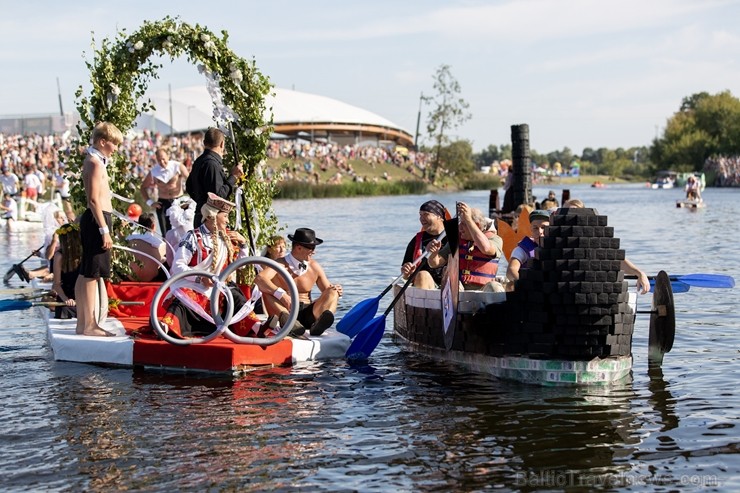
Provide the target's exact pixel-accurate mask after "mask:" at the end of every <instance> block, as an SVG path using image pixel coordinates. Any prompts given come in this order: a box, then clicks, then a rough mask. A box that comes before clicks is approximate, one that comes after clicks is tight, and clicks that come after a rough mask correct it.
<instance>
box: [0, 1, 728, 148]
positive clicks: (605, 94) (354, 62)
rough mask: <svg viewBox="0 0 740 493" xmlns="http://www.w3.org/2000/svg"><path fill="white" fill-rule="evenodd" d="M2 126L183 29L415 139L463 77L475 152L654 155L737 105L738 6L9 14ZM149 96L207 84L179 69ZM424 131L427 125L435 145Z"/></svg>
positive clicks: (139, 5)
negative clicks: (443, 81) (707, 109)
mask: <svg viewBox="0 0 740 493" xmlns="http://www.w3.org/2000/svg"><path fill="white" fill-rule="evenodd" d="M3 14H4V15H3V16H2V19H1V20H0V29H1V31H0V32H2V33H3V38H4V41H5V42H4V43H3V44H4V46H3V48H2V49H0V61H1V62H2V67H3V68H4V70H3V77H2V78H1V79H0V115H10V114H38V113H55V112H58V110H59V103H58V96H57V77H58V78H59V82H60V85H61V90H62V104H63V106H64V110H65V111H71V110H73V109H74V102H75V100H74V92H75V90H76V89H77V87H78V86H80V85H82V86H83V88H86V87H87V88H89V74H88V72H87V68H86V67H85V63H84V61H85V59H84V58H83V53H84V52H88V53H91V52H92V49H91V43H92V40H93V36H92V33H93V32H94V37H95V40H96V41H97V42H98V43H99V42H100V40H102V39H103V38H109V39H112V38H113V37H114V36H115V33H116V31H117V30H119V29H126V30H127V31H129V32H133V31H135V30H136V29H138V27H139V26H140V25H141V22H142V21H143V20H158V19H161V18H163V17H164V16H166V15H170V16H177V17H179V18H180V20H182V21H184V22H188V23H191V24H195V23H199V24H201V25H204V26H207V27H208V28H209V29H210V30H211V31H214V32H220V31H221V30H226V31H228V33H229V46H230V47H231V48H232V50H234V51H235V52H236V53H237V54H239V55H240V56H242V57H244V58H247V59H251V58H254V59H255V61H256V63H257V66H258V67H259V69H260V70H261V71H262V72H263V73H264V74H265V75H267V76H268V77H270V79H271V81H272V83H273V84H274V85H276V86H278V87H285V88H288V89H295V90H298V91H303V92H308V93H314V94H320V95H322V96H327V97H332V98H336V99H338V100H340V101H343V102H346V103H349V104H352V105H355V106H359V107H361V108H364V109H367V110H369V111H372V112H374V113H377V114H379V115H381V116H383V117H385V118H387V119H389V120H391V121H393V122H395V123H396V124H398V125H400V126H402V127H404V128H405V129H406V130H407V131H409V132H410V133H411V134H412V135H413V134H414V132H415V128H416V116H417V111H418V108H419V96H420V94H421V93H422V92H424V93H425V94H429V93H431V92H432V84H433V79H432V77H433V75H434V73H435V72H436V70H437V68H438V67H439V66H440V65H442V64H448V65H450V66H451V70H452V74H453V75H454V76H455V78H456V79H457V80H458V82H459V83H460V86H461V88H462V93H461V96H462V97H463V98H464V99H466V100H467V101H468V103H469V104H470V112H471V114H472V118H471V120H469V121H468V122H467V123H466V124H465V125H464V126H462V127H460V128H458V129H456V130H455V131H454V134H455V135H456V136H458V137H460V138H466V139H469V140H471V141H472V142H473V146H474V149H475V150H480V149H482V148H485V147H487V146H488V145H490V144H495V145H500V144H506V143H510V127H511V125H515V124H520V123H527V124H529V127H530V146H531V147H532V148H533V149H536V150H537V151H538V152H540V153H547V152H550V151H554V150H560V149H563V148H564V147H568V148H570V149H571V150H572V151H573V152H574V153H576V154H580V153H581V151H582V150H583V148H584V147H591V148H600V147H607V148H617V147H624V148H628V147H632V146H641V145H650V143H651V141H652V139H653V138H654V137H655V136H656V134H657V133H658V132H662V129H663V127H664V126H665V122H666V120H667V119H668V118H670V116H671V115H672V114H673V113H674V112H675V111H677V109H678V108H679V106H680V104H681V100H682V99H683V98H684V97H686V96H690V95H691V94H694V93H697V92H701V91H706V92H709V93H710V94H715V93H718V92H721V91H724V90H729V91H730V92H732V94H733V95H734V96H735V97H740V62H738V58H739V57H738V54H739V53H740V23H738V20H739V19H740V1H737V0H650V1H636V0H601V1H598V0H558V1H548V0H518V1H515V0H501V1H476V0H460V1H442V0H429V1H427V0H412V1H406V2H403V1H400V2H399V1H397V0H396V1H390V0H375V1H372V2H356V1H355V2H352V1H346V0H345V1H340V0H315V1H312V2H305V1H274V2H264V1H261V2H255V1H252V0H246V1H242V2H229V1H225V2H218V3H214V4H212V5H209V4H207V3H204V2H191V1H187V0H183V1H179V2H170V1H160V2H151V1H147V2H144V1H140V0H130V1H127V2H125V3H122V4H116V5H115V6H113V5H112V4H111V5H110V6H108V5H106V4H104V3H99V2H88V1H85V2H83V1H76V0H68V1H67V2H51V1H48V0H40V1H34V2H15V3H12V4H8V5H4V6H3ZM159 75H160V78H159V79H157V80H152V81H151V82H150V84H149V90H150V91H151V92H157V91H163V90H166V89H167V86H168V84H171V85H172V87H173V88H179V87H186V86H191V85H198V84H201V85H204V84H205V81H204V79H203V77H202V76H201V75H199V74H198V73H197V70H196V69H195V67H193V66H191V65H189V64H187V63H186V62H185V61H183V60H179V61H176V62H175V63H169V61H167V62H166V63H165V66H164V67H163V69H162V70H161V71H160V72H159ZM423 121H424V116H422V131H423Z"/></svg>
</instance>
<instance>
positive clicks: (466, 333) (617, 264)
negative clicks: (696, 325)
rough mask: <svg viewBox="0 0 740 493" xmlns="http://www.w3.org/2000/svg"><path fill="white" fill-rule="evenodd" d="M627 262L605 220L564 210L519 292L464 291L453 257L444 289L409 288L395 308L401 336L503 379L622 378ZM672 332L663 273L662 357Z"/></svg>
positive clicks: (630, 320)
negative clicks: (624, 264) (460, 284)
mask: <svg viewBox="0 0 740 493" xmlns="http://www.w3.org/2000/svg"><path fill="white" fill-rule="evenodd" d="M453 250H454V249H453ZM624 257H625V253H624V250H623V249H621V248H620V244H619V238H616V237H614V229H613V228H612V227H611V226H608V224H607V217H606V216H603V215H599V214H597V213H596V211H595V210H593V209H580V208H562V209H558V210H557V211H556V212H555V213H554V214H553V215H552V216H551V219H550V226H549V228H548V229H547V233H546V236H545V237H544V238H542V242H541V246H539V247H538V248H537V249H536V250H535V258H534V260H533V262H532V265H531V268H528V269H522V270H521V271H520V278H519V280H518V281H516V284H515V288H514V290H513V291H511V292H505V293H486V292H476V291H461V290H460V288H459V283H458V279H457V274H456V273H457V271H458V269H457V267H456V266H457V261H456V258H455V257H450V260H449V261H448V272H449V273H450V274H449V275H446V276H445V279H444V280H443V284H442V289H440V290H422V289H417V288H413V287H411V288H408V289H407V290H406V292H405V293H404V294H403V299H402V300H401V302H399V303H397V304H396V305H395V317H394V320H395V321H394V336H395V338H396V339H397V340H398V341H400V342H401V343H403V344H405V345H406V346H407V347H408V348H409V349H410V350H411V351H413V352H418V353H422V354H426V355H428V356H431V357H434V358H439V359H442V360H445V361H450V362H454V363H459V364H463V365H465V366H467V367H469V368H470V369H472V370H475V371H479V372H485V373H490V374H492V375H494V376H496V377H500V378H504V379H512V380H518V381H524V382H535V383H540V384H553V385H556V384H571V385H579V384H585V385H588V384H609V383H613V382H619V381H622V380H624V379H627V378H628V377H629V376H630V374H631V369H632V334H633V330H634V323H635V314H636V311H635V305H636V297H637V294H636V293H635V292H630V291H629V283H628V282H627V281H625V279H624V272H623V271H622V270H621V262H622V260H624ZM453 266H454V267H453ZM399 290H400V289H399V288H398V287H397V288H396V292H398V291H399ZM674 332H675V315H674V309H673V293H672V291H671V284H670V282H669V281H668V276H667V275H666V274H665V273H661V275H659V276H658V281H657V283H656V293H655V296H654V297H653V310H652V313H651V335H650V338H651V347H652V346H655V350H654V352H655V353H656V354H657V353H660V356H661V358H662V353H664V352H666V351H668V350H670V347H671V345H672V342H673V334H674Z"/></svg>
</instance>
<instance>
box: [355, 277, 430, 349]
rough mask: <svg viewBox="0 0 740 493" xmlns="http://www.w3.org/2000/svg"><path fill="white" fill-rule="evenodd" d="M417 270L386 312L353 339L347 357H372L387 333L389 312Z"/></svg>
mask: <svg viewBox="0 0 740 493" xmlns="http://www.w3.org/2000/svg"><path fill="white" fill-rule="evenodd" d="M417 272H419V270H418V269H417V270H415V271H414V273H413V274H411V276H409V278H408V279H407V280H406V284H404V285H403V287H402V288H401V290H400V291H399V292H398V294H397V295H396V297H395V298H393V301H391V304H390V305H389V306H388V308H386V310H385V312H384V313H383V314H382V315H381V316H379V317H375V318H374V319H372V320H371V321H370V322H368V324H367V325H365V326H364V327H363V328H362V330H360V332H359V333H358V334H357V337H355V339H354V340H353V341H352V344H350V345H349V348H347V352H346V353H345V356H346V357H347V359H350V360H353V361H362V360H366V359H368V358H369V357H370V354H371V353H372V352H373V351H375V348H376V347H378V344H379V343H380V340H381V339H382V338H383V334H384V333H385V320H386V318H387V317H388V314H389V313H390V312H391V310H393V305H395V304H396V302H397V301H398V300H400V299H401V296H403V293H404V292H405V291H406V288H408V287H409V286H410V285H411V283H412V282H413V280H414V277H416V273H417Z"/></svg>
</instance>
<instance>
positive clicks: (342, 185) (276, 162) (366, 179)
mask: <svg viewBox="0 0 740 493" xmlns="http://www.w3.org/2000/svg"><path fill="white" fill-rule="evenodd" d="M350 163H351V165H352V168H353V169H354V172H355V173H354V176H349V175H346V174H345V175H339V178H337V173H336V170H335V169H332V170H326V171H322V170H321V169H318V168H317V167H315V168H314V169H313V170H312V171H311V172H310V173H309V172H306V171H304V169H303V162H302V160H285V159H284V158H283V159H274V158H270V159H268V160H267V165H268V166H269V167H271V168H272V169H273V170H281V169H283V168H284V167H286V166H287V167H288V168H290V169H292V170H293V174H295V175H296V176H301V179H300V180H286V181H281V182H279V183H278V185H277V189H278V193H277V195H276V196H275V199H293V200H295V199H319V198H341V197H361V196H381V195H423V194H425V193H433V192H452V191H456V190H494V189H497V188H500V187H501V186H502V185H503V181H502V180H501V178H500V177H499V176H497V175H492V174H487V173H478V172H476V173H473V174H471V175H469V176H467V177H465V179H463V180H459V181H453V180H449V179H448V180H447V181H445V182H444V183H442V184H440V185H432V184H431V183H429V182H428V180H425V179H424V177H423V176H422V174H421V172H420V171H419V170H416V169H412V170H411V171H409V170H407V169H405V168H401V167H399V166H396V165H395V164H393V163H386V162H380V163H374V164H370V163H368V162H366V161H363V160H360V159H353V160H350ZM355 177H357V178H355ZM597 181H600V182H602V183H605V184H616V183H642V182H644V181H645V180H644V178H638V179H635V180H626V179H622V178H614V177H611V176H607V175H581V176H553V177H542V178H541V179H540V180H538V181H537V182H536V183H534V184H533V185H534V186H548V185H559V184H562V185H570V184H583V185H590V184H592V183H594V182H597Z"/></svg>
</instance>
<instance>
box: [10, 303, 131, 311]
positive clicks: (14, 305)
mask: <svg viewBox="0 0 740 493" xmlns="http://www.w3.org/2000/svg"><path fill="white" fill-rule="evenodd" d="M118 304H121V305H144V304H145V302H143V301H119V302H118ZM34 306H47V307H50V308H53V307H56V306H67V304H66V303H62V302H61V301H26V300H0V312H9V311H12V310H25V309H27V308H31V307H34Z"/></svg>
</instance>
